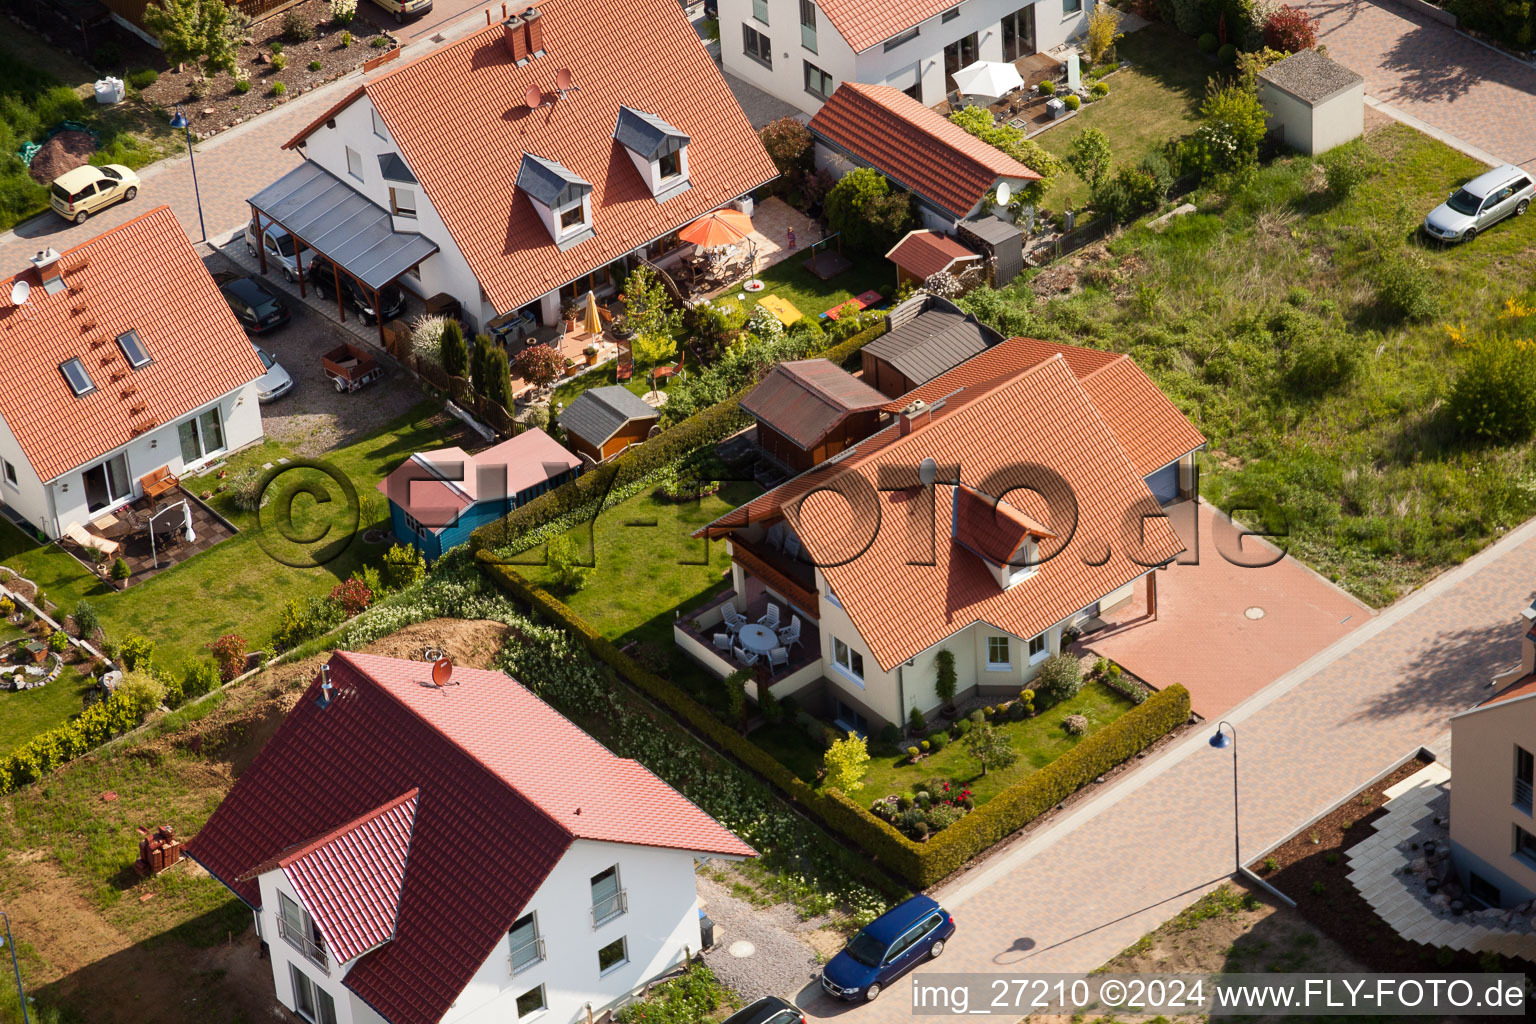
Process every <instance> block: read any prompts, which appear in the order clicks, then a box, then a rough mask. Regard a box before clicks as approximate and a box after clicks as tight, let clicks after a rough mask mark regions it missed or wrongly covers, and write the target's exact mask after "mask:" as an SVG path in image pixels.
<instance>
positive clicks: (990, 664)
mask: <svg viewBox="0 0 1536 1024" xmlns="http://www.w3.org/2000/svg"><path fill="white" fill-rule="evenodd" d="M998 640H1001V641H1002V643H1003V660H1002V661H995V660H993V657H992V648H993V645H994V643H995V642H996V641H998ZM987 671H988V672H1012V671H1013V642H1012V641H1011V640H1010V639H1009V638H1008V637H1007V636H1006V635H1003V636H999V635H997V634H996V633H993V634H990V635H988V637H987Z"/></svg>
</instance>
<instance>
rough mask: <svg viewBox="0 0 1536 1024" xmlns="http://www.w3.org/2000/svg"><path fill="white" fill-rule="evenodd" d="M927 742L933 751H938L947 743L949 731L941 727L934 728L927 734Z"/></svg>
mask: <svg viewBox="0 0 1536 1024" xmlns="http://www.w3.org/2000/svg"><path fill="white" fill-rule="evenodd" d="M928 743H929V745H930V746H932V747H933V751H934V753H938V752H939V751H941V750H943V749H944V748H945V747H946V746H948V745H949V733H948V732H946V731H945V730H943V729H935V730H934V731H933V732H931V733H929V734H928Z"/></svg>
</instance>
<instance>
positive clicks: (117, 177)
mask: <svg viewBox="0 0 1536 1024" xmlns="http://www.w3.org/2000/svg"><path fill="white" fill-rule="evenodd" d="M138 194H139V176H138V175H137V174H134V173H133V172H132V171H130V170H129V169H128V168H126V167H124V166H123V165H122V164H107V165H106V166H104V167H92V166H91V165H90V164H87V165H85V166H84V167H76V168H75V169H74V170H72V171H66V172H64V173H63V174H61V175H59V176H58V177H57V178H55V179H53V187H52V188H50V189H49V190H48V205H50V206H52V207H53V212H54V213H56V214H58V215H59V216H60V217H63V218H64V219H65V220H72V221H74V222H75V223H76V224H83V223H85V218H87V217H89V216H90V215H91V214H93V213H95V212H97V211H98V210H104V209H106V208H107V207H108V206H111V205H112V204H113V203H117V202H124V203H126V202H127V201H128V200H130V199H132V198H133V197H134V196H136V195H138Z"/></svg>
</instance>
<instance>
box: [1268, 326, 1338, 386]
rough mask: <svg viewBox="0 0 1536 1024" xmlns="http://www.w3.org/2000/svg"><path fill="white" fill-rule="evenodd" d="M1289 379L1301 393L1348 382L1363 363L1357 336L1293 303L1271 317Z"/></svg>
mask: <svg viewBox="0 0 1536 1024" xmlns="http://www.w3.org/2000/svg"><path fill="white" fill-rule="evenodd" d="M1270 332H1271V333H1272V334H1273V335H1274V338H1275V341H1276V343H1277V344H1278V347H1279V348H1280V351H1281V365H1282V366H1283V367H1284V372H1285V382H1286V384H1287V385H1289V386H1290V388H1291V390H1292V391H1294V392H1296V393H1297V394H1299V395H1320V394H1323V393H1325V392H1328V391H1331V390H1333V389H1334V388H1337V387H1339V386H1340V385H1343V384H1346V383H1348V382H1349V380H1350V379H1351V378H1352V377H1354V375H1355V370H1356V368H1357V367H1358V365H1359V358H1360V347H1359V345H1358V344H1357V343H1356V341H1355V338H1354V337H1353V336H1352V335H1350V334H1348V333H1346V332H1345V330H1344V329H1343V328H1342V327H1341V326H1339V325H1337V324H1333V323H1325V322H1323V321H1321V320H1319V319H1318V318H1317V317H1315V316H1312V315H1310V314H1308V313H1304V312H1302V311H1301V310H1299V309H1296V308H1294V307H1291V306H1286V307H1283V308H1282V309H1281V310H1280V311H1279V312H1278V313H1276V314H1275V315H1274V316H1273V317H1271V319H1270Z"/></svg>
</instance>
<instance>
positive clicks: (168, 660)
mask: <svg viewBox="0 0 1536 1024" xmlns="http://www.w3.org/2000/svg"><path fill="white" fill-rule="evenodd" d="M456 425H457V421H456V420H452V419H451V418H449V417H446V415H445V414H443V413H442V412H441V411H440V410H439V409H438V407H437V405H436V404H435V403H431V402H423V403H421V404H420V405H418V406H417V407H416V408H414V409H412V410H411V411H410V412H407V413H406V414H404V415H403V416H401V417H400V418H399V419H397V420H395V421H393V422H392V423H390V424H389V425H388V426H387V427H386V428H385V429H384V430H382V431H380V432H379V433H377V434H375V435H374V436H372V437H370V438H368V439H367V440H364V441H359V442H357V443H355V444H352V445H350V446H348V447H346V448H343V449H339V450H338V451H335V452H333V453H331V454H330V455H329V456H327V459H326V461H327V462H328V463H329V464H330V465H331V466H333V467H335V468H336V469H337V470H338V471H339V472H340V473H341V474H342V475H344V476H345V477H346V478H347V479H348V480H350V481H351V482H352V485H353V487H354V488H355V489H356V493H357V496H358V500H359V504H358V505H354V504H351V503H350V502H349V501H348V499H347V496H346V495H345V493H344V492H343V490H342V489H341V488H340V487H339V486H338V485H337V484H336V482H335V481H334V480H333V479H331V478H330V477H329V476H327V475H326V474H324V473H323V472H321V471H319V470H313V469H294V470H291V471H289V472H288V473H285V474H284V475H283V476H282V477H281V478H280V479H279V480H278V481H277V486H278V488H279V491H278V493H277V496H276V497H274V498H273V499H272V500H270V501H269V502H268V504H267V506H266V508H264V509H263V511H262V519H263V521H264V522H266V523H273V522H274V520H273V518H272V516H273V512H274V510H275V509H279V508H283V507H287V505H288V501H289V498H290V496H292V501H293V504H292V508H293V520H292V531H293V532H294V533H296V534H299V535H301V536H304V537H309V536H320V535H321V533H322V531H324V530H326V529H327V528H329V530H330V533H328V534H325V535H324V536H322V537H321V539H320V540H319V541H318V542H316V543H314V544H289V543H286V542H284V541H283V540H282V539H281V536H280V534H279V533H278V527H277V526H276V525H274V527H273V528H272V529H267V530H265V531H258V530H257V529H256V526H257V525H258V524H257V516H256V515H255V514H254V513H249V512H241V511H239V510H237V509H235V508H234V506H233V504H232V503H231V502H230V501H229V500H228V496H227V495H224V494H216V495H215V496H214V498H213V499H212V500H211V501H210V502H209V504H211V505H212V506H213V507H214V508H215V509H217V510H218V512H219V513H220V514H221V515H223V516H224V517H225V518H226V519H229V520H230V521H231V522H232V523H234V524H235V526H236V527H238V528H239V529H240V530H241V532H240V533H239V534H237V535H235V536H234V537H233V538H231V539H230V540H227V541H225V542H224V543H222V544H219V545H218V546H216V547H214V548H212V549H210V550H208V551H206V552H204V553H202V554H200V555H198V556H196V557H195V558H192V559H189V560H188V561H186V562H183V563H182V564H180V565H178V566H176V567H175V568H173V569H171V570H169V571H167V572H163V573H161V574H159V575H158V576H154V577H152V578H150V579H149V580H147V581H145V582H143V583H140V584H136V585H135V586H133V587H131V588H129V589H128V590H125V591H122V592H120V593H119V592H116V591H114V590H113V589H112V588H111V587H110V586H108V585H107V584H106V583H104V582H102V581H101V580H100V579H98V578H97V577H95V576H93V575H92V574H90V573H88V572H86V571H85V569H84V568H83V567H82V566H81V565H80V563H78V562H76V561H75V560H74V559H73V558H71V557H70V556H69V555H68V554H66V553H64V552H63V551H62V550H60V549H59V548H57V547H54V546H51V545H39V544H38V543H37V542H36V541H35V540H32V539H30V538H28V537H26V536H24V535H22V534H21V533H20V532H19V531H18V530H16V529H15V528H14V527H12V526H10V525H9V524H8V523H0V557H3V559H4V561H5V564H6V565H8V566H10V567H12V568H14V569H15V570H16V571H17V572H19V573H21V574H22V575H23V576H27V577H29V578H30V579H32V580H34V581H36V582H37V583H38V585H39V586H40V587H42V589H43V590H44V591H45V592H46V593H47V594H48V597H49V599H50V600H51V601H53V602H54V603H56V604H58V605H59V607H60V609H61V612H62V613H68V612H70V611H72V610H73V609H74V606H75V604H76V602H78V601H79V600H80V599H81V598H89V599H90V600H91V602H92V603H93V604H95V605H96V609H97V611H98V612H99V613H100V615H101V622H102V628H103V629H104V630H105V631H106V634H107V639H108V640H109V641H115V640H121V639H122V638H123V637H124V636H126V635H127V634H129V633H140V634H143V635H144V636H147V637H150V638H151V639H153V640H155V642H156V644H157V647H156V652H155V662H156V664H157V665H159V666H162V667H164V668H167V669H170V670H172V671H175V670H176V669H177V668H179V667H180V666H181V665H183V664H184V663H185V662H186V661H187V660H188V659H190V658H194V657H198V656H201V655H202V654H203V653H204V652H203V647H204V645H205V644H207V643H208V642H209V641H211V640H214V639H216V638H217V637H219V636H221V635H222V634H224V633H239V634H241V635H242V636H244V637H245V638H246V640H247V642H248V643H249V644H250V645H251V646H252V647H263V646H266V645H268V644H269V642H270V639H271V636H272V633H273V631H274V630H275V629H276V627H277V624H278V622H279V619H280V616H281V612H282V607H283V604H284V602H286V601H287V600H288V599H289V598H294V597H298V598H306V597H310V596H312V595H320V596H323V595H325V594H327V593H329V592H330V590H331V588H332V587H334V586H335V585H336V584H337V583H338V582H340V581H341V580H344V579H346V578H347V577H348V576H350V575H351V574H352V573H353V572H354V571H355V570H356V569H357V568H359V567H360V566H361V565H362V564H363V563H364V562H367V561H374V562H376V561H377V560H378V558H379V557H380V556H381V555H382V554H383V551H384V549H385V547H386V546H387V545H388V544H389V543H392V538H389V539H386V540H385V542H384V543H383V544H379V545H369V544H366V543H364V542H363V540H362V537H361V532H362V530H365V529H367V528H368V527H369V526H373V525H380V524H382V525H384V526H386V527H387V525H388V523H387V517H388V508H387V505H386V504H385V502H384V500H383V497H382V495H380V494H378V493H377V492H376V491H375V490H374V485H375V484H377V483H378V482H379V481H380V480H382V479H383V478H384V476H385V475H386V474H387V473H388V472H389V471H390V470H391V469H393V468H394V467H395V466H397V465H398V464H399V463H400V462H401V460H403V459H404V458H405V457H406V456H407V455H409V454H410V453H411V452H414V451H419V450H422V449H426V448H436V447H441V446H442V445H443V444H444V443H445V441H446V439H447V438H449V437H451V436H452V435H453V433H454V430H453V428H454V427H455V426H456ZM282 456H292V453H291V452H289V451H288V450H287V449H286V448H284V447H283V446H282V445H279V444H276V443H274V442H271V441H267V442H264V443H262V444H261V445H258V446H257V447H255V448H252V449H248V450H247V451H244V452H241V453H239V454H238V455H236V456H235V457H234V458H232V459H231V460H230V467H229V472H230V476H231V477H233V476H234V475H235V474H236V473H238V472H239V471H240V470H241V469H243V468H245V467H248V466H260V465H262V464H263V463H266V462H273V463H275V462H276V460H277V459H278V458H279V457H282ZM220 483H221V481H219V480H217V479H216V478H215V477H213V476H207V477H203V478H200V479H194V480H189V481H186V482H185V484H186V487H187V489H188V490H190V491H193V492H194V493H201V492H202V491H203V490H213V489H214V488H216V487H217V486H218V485H219V484H220ZM306 489H311V490H312V492H313V494H320V495H324V496H325V497H326V498H327V499H329V500H326V501H323V502H322V501H318V500H316V498H315V497H313V496H312V494H306V493H304V492H305V490H306ZM359 505H360V507H359ZM354 509H357V510H358V511H356V512H354V511H353V510H354ZM354 515H356V517H357V522H358V530H357V536H356V538H355V539H352V540H351V541H350V543H349V542H348V540H349V538H352V537H353V531H352V529H351V524H352V522H353V518H352V517H353V516H354ZM263 538H265V539H266V542H267V545H268V546H269V547H270V548H271V550H272V552H273V553H275V554H276V555H277V556H278V558H274V557H273V556H272V555H271V554H269V553H268V548H267V547H264V546H263ZM279 558H280V559H281V560H279ZM325 559H329V560H327V561H325V564H323V565H320V566H318V567H306V566H305V562H312V561H320V560H325ZM293 563H298V567H294V564H293Z"/></svg>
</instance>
